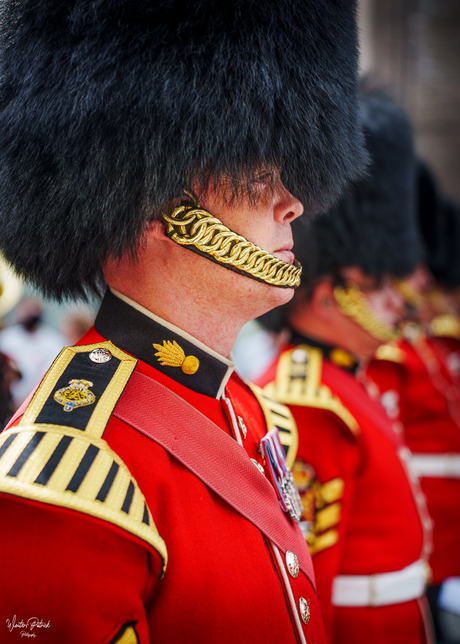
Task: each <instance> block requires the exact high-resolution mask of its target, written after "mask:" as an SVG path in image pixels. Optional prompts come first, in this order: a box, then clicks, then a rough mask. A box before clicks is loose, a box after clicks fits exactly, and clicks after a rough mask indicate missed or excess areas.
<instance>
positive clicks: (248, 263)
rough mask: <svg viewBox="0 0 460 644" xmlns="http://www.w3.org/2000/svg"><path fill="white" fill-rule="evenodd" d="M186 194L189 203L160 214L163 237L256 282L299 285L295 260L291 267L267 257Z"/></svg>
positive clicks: (287, 285)
mask: <svg viewBox="0 0 460 644" xmlns="http://www.w3.org/2000/svg"><path fill="white" fill-rule="evenodd" d="M186 195H187V196H188V197H189V198H191V199H192V200H193V203H191V204H188V203H187V204H181V205H180V206H178V207H177V208H175V209H174V210H173V212H172V213H171V214H170V215H167V214H166V213H165V212H162V213H161V214H162V215H163V218H164V219H165V221H166V223H167V227H166V235H167V237H169V238H170V239H172V240H173V241H174V242H176V243H177V244H180V245H181V246H185V247H186V248H189V249H190V250H192V251H194V252H196V253H199V254H203V255H205V256H207V257H209V259H212V260H213V261H215V262H217V263H218V264H222V265H223V266H225V267H226V268H230V269H232V270H234V271H236V272H238V273H241V274H242V275H247V276H248V277H252V278H253V279H255V280H258V281H260V282H265V283H266V284H270V285H272V286H279V287H281V288H297V286H299V284H300V275H301V273H302V266H301V265H300V263H299V262H298V261H297V260H295V262H294V264H292V265H291V264H287V263H286V262H283V261H282V260H281V259H278V258H276V257H274V256H273V255H270V253H267V252H266V251H264V250H262V249H261V248H259V247H258V246H256V245H255V244H253V243H252V242H250V241H248V240H247V239H245V238H244V237H241V235H238V234H237V233H234V232H233V231H232V230H230V228H227V226H224V224H223V223H222V222H221V221H219V220H218V219H216V218H215V217H213V216H212V215H211V214H210V213H209V212H207V211H206V210H203V209H202V208H200V207H199V204H198V202H197V200H196V199H195V197H193V195H192V194H190V193H189V192H186Z"/></svg>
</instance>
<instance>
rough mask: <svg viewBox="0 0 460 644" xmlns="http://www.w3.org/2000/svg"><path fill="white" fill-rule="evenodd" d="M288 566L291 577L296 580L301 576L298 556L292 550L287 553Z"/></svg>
mask: <svg viewBox="0 0 460 644" xmlns="http://www.w3.org/2000/svg"><path fill="white" fill-rule="evenodd" d="M286 566H287V569H288V572H289V574H290V575H291V577H294V579H295V578H296V577H297V575H298V574H299V570H300V567H299V560H298V559H297V555H295V554H294V553H293V552H292V550H287V551H286Z"/></svg>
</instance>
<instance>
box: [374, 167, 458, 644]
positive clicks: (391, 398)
mask: <svg viewBox="0 0 460 644" xmlns="http://www.w3.org/2000/svg"><path fill="white" fill-rule="evenodd" d="M417 188H418V214H419V222H420V229H421V231H422V234H423V241H424V262H423V263H421V264H419V265H418V267H417V269H416V270H415V271H414V273H413V274H412V275H411V276H410V277H408V278H407V279H406V280H404V281H402V282H400V283H399V285H398V288H399V290H400V292H401V293H402V294H403V296H404V298H405V301H406V320H405V322H404V323H403V324H402V325H401V328H402V333H403V337H402V338H401V339H400V340H399V341H398V342H397V343H392V344H390V345H386V346H384V347H381V348H380V349H379V350H378V351H377V354H376V359H375V360H373V361H372V362H371V363H370V364H369V366H368V368H367V376H368V377H369V378H371V379H372V381H373V382H374V383H375V384H376V385H377V387H378V391H379V397H380V400H381V402H382V403H383V405H384V406H385V407H386V409H387V412H388V414H389V416H390V417H391V418H392V419H394V420H395V421H398V422H401V423H402V424H403V426H404V430H405V437H406V440H407V443H408V446H409V448H410V449H411V451H412V452H413V463H414V467H415V470H416V472H417V474H418V476H419V477H420V482H421V486H422V489H423V492H424V493H425V495H426V498H427V503H428V510H429V512H430V515H431V517H432V519H433V522H434V529H433V545H434V549H433V553H432V555H431V557H430V566H431V569H432V578H431V585H430V587H429V589H428V598H429V600H430V606H431V609H432V613H433V618H434V623H435V628H436V635H437V638H438V641H442V642H444V641H448V642H453V641H456V642H458V641H460V631H459V632H458V633H457V637H456V639H452V636H451V635H449V634H448V633H447V632H442V628H441V625H440V623H439V615H438V608H437V604H438V596H439V593H440V589H441V586H442V584H443V582H444V581H445V580H446V579H448V578H452V577H453V578H456V579H450V581H449V583H448V585H447V586H446V588H444V590H443V592H442V593H441V596H439V600H440V601H442V600H443V596H444V600H445V596H446V593H447V594H448V600H447V601H448V605H449V609H450V610H451V612H453V613H456V614H457V615H458V617H457V619H458V620H460V547H459V544H460V389H459V380H458V363H457V360H458V358H459V351H460V342H459V339H458V337H459V336H458V329H459V322H458V318H457V315H456V312H455V309H454V306H453V301H454V300H453V298H452V296H451V293H452V291H453V289H454V288H455V287H456V286H458V285H459V284H460V271H459V267H460V253H459V250H460V244H459V243H458V242H459V240H460V234H459V233H460V217H459V210H458V208H457V207H456V206H455V205H454V204H453V203H451V202H449V201H448V200H446V199H445V198H443V196H442V195H441V194H440V193H439V191H438V189H437V187H436V182H435V179H434V177H433V175H432V173H431V171H430V170H429V168H428V167H427V166H426V164H424V163H422V162H419V163H418V175H417ZM452 598H453V599H452Z"/></svg>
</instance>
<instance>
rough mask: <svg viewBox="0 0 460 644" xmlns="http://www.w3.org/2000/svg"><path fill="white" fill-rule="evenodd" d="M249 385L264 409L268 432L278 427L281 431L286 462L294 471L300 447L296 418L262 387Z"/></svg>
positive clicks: (280, 435)
mask: <svg viewBox="0 0 460 644" xmlns="http://www.w3.org/2000/svg"><path fill="white" fill-rule="evenodd" d="M248 384H249V387H250V388H251V390H252V392H253V393H254V395H255V397H256V398H257V400H258V402H259V405H260V406H261V407H262V411H263V413H264V417H265V422H266V423H267V431H270V430H271V429H273V428H274V427H278V429H279V430H280V431H279V437H280V442H281V445H282V446H283V447H284V450H285V453H286V462H287V464H288V465H289V467H290V468H291V469H292V468H293V466H294V463H295V458H296V455H297V449H298V447H299V434H298V432H297V425H296V422H295V420H294V416H293V415H292V414H291V412H290V410H289V409H288V408H287V407H286V406H285V405H283V404H282V403H280V402H278V401H277V400H275V399H274V398H272V397H271V396H269V395H268V394H267V393H266V392H265V391H263V390H262V389H261V388H260V387H257V386H256V385H253V384H252V383H248Z"/></svg>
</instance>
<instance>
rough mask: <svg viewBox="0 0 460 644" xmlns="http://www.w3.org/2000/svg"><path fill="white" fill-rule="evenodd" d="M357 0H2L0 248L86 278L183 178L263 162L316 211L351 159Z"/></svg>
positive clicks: (357, 143)
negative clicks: (275, 170)
mask: <svg viewBox="0 0 460 644" xmlns="http://www.w3.org/2000/svg"><path fill="white" fill-rule="evenodd" d="M355 4H356V2H355V0H263V1H262V0H217V1H216V0H196V1H194V2H191V1H188V2H185V1H182V2H181V1H180V0H157V1H155V0H136V1H134V2H132V1H130V2H128V1H127V0H15V1H14V2H12V1H11V2H4V3H2V4H1V7H2V13H1V15H0V25H1V30H2V42H1V51H0V64H1V76H0V229H1V230H2V235H1V243H0V247H1V249H2V250H3V252H4V253H5V256H6V258H7V259H8V260H9V261H11V262H12V263H13V264H14V265H15V267H16V269H17V270H18V271H19V272H20V273H21V274H22V275H23V276H24V277H26V278H28V279H30V280H31V281H32V282H33V283H34V284H36V285H38V286H39V287H41V288H42V289H43V290H44V291H45V293H47V294H48V295H53V296H55V297H58V298H60V297H65V296H75V295H77V296H78V295H82V294H83V293H84V291H85V290H86V291H88V290H94V289H95V288H96V286H97V283H98V280H99V279H100V276H101V271H100V266H101V262H102V263H103V262H104V260H105V259H106V258H107V257H108V256H113V257H119V256H120V255H121V254H122V253H124V252H126V251H127V250H131V251H135V248H136V246H137V243H138V239H139V235H140V234H141V233H142V231H143V229H144V226H145V223H146V221H147V220H149V219H150V218H152V216H154V213H156V216H158V212H159V210H160V209H161V208H162V207H164V206H165V204H166V203H168V202H169V201H171V200H172V199H173V198H177V197H179V196H180V195H181V194H182V190H183V188H184V187H190V184H191V182H192V178H196V177H199V178H204V179H206V177H208V176H209V175H211V177H212V178H213V179H217V180H218V179H219V178H220V177H221V176H222V175H227V176H228V177H229V185H230V186H231V187H232V189H233V192H232V195H231V196H232V197H234V196H235V193H241V192H242V191H243V192H244V190H245V187H246V186H247V184H248V181H249V180H250V177H251V176H252V174H253V172H254V171H257V170H260V167H261V166H264V167H268V168H269V169H280V170H281V171H282V178H283V181H284V182H285V184H286V186H287V187H288V188H289V189H290V190H291V191H293V186H297V187H299V186H302V190H301V191H299V190H298V191H297V192H296V196H298V197H299V198H300V199H301V200H302V201H303V202H304V204H305V205H306V207H307V209H309V210H311V211H313V210H318V209H320V208H321V207H323V206H324V204H325V203H327V202H328V201H329V200H331V199H334V197H336V196H337V195H338V193H339V192H340V190H341V189H342V188H343V186H344V184H345V183H346V182H347V181H348V180H350V179H356V177H357V176H359V175H360V173H361V172H362V170H363V168H364V166H365V162H366V155H365V152H364V149H363V147H362V140H361V138H362V137H361V134H360V130H359V126H358V121H357V109H356V103H357V96H356V95H357V80H356V73H357V46H356V43H357V38H356V25H355V15H354V14H355Z"/></svg>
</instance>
